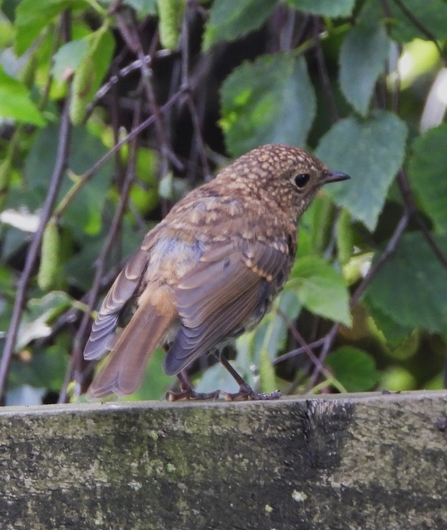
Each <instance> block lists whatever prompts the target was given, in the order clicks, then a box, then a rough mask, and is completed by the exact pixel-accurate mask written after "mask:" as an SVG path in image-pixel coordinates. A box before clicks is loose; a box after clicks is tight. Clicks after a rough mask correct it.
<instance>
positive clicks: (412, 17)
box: [394, 0, 447, 65]
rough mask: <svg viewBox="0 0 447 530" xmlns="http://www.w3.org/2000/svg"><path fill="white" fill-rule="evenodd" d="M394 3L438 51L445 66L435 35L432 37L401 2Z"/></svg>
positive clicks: (443, 56)
mask: <svg viewBox="0 0 447 530" xmlns="http://www.w3.org/2000/svg"><path fill="white" fill-rule="evenodd" d="M394 3H395V4H396V5H397V6H398V7H399V9H400V10H401V11H402V13H403V14H404V15H405V16H406V17H407V18H408V20H409V21H410V22H411V23H412V24H413V25H414V26H415V27H416V28H417V29H418V30H419V31H420V32H421V33H422V34H423V35H425V36H426V37H427V39H428V40H430V41H431V42H432V43H433V44H434V45H435V46H436V49H437V50H438V53H439V55H440V57H441V59H442V61H443V63H444V64H445V65H446V64H447V57H446V56H445V54H444V50H443V49H442V48H441V46H440V45H439V42H438V39H437V38H436V35H434V34H433V33H432V32H431V31H430V30H428V29H427V28H426V27H425V26H424V24H422V22H420V21H419V20H418V19H417V18H416V17H415V16H414V15H413V13H412V12H411V11H410V10H409V9H408V7H407V6H406V5H405V4H404V3H403V2H401V0H394Z"/></svg>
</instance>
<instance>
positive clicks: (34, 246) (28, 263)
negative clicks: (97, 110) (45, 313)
mask: <svg viewBox="0 0 447 530" xmlns="http://www.w3.org/2000/svg"><path fill="white" fill-rule="evenodd" d="M62 19H63V21H64V27H65V34H66V35H65V37H66V39H65V40H68V39H67V34H68V31H69V30H68V27H69V22H70V17H69V13H68V12H67V11H66V12H65V13H63V14H62ZM69 111H70V98H67V99H66V101H65V105H64V109H63V111H62V117H61V124H60V133H59V143H58V146H57V153H56V161H55V164H54V170H53V174H52V176H51V179H50V183H49V186H48V194H47V196H46V199H45V203H44V206H43V209H42V213H41V215H40V220H39V227H38V229H37V231H36V232H35V233H34V235H33V238H32V240H31V244H30V246H29V249H28V253H27V256H26V260H25V266H24V268H23V272H22V274H21V276H20V280H19V282H18V286H17V297H16V299H15V303H14V308H13V313H12V318H11V324H10V326H9V330H8V334H7V337H6V342H5V346H4V349H3V355H2V358H1V361H0V398H1V399H3V398H4V394H5V390H6V382H7V378H8V373H9V367H10V364H11V359H12V355H13V353H14V349H15V345H16V341H17V334H18V330H19V326H20V322H21V320H22V313H23V309H24V305H25V299H26V291H27V288H28V282H29V280H30V278H31V275H32V272H33V269H34V265H35V263H36V260H37V258H38V255H39V250H40V246H41V242H42V236H43V232H44V230H45V227H46V224H47V222H48V219H49V218H50V216H51V211H52V208H53V205H54V203H55V201H56V198H57V194H58V192H59V188H60V185H61V182H62V178H63V176H64V172H65V168H66V166H67V160H68V154H69V145H70V132H71V125H70V112H69Z"/></svg>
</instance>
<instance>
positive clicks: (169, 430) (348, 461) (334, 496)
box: [0, 391, 447, 530]
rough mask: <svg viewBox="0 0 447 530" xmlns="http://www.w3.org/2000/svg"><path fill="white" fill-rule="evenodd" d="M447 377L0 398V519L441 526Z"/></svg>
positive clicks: (80, 523)
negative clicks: (421, 382) (361, 391)
mask: <svg viewBox="0 0 447 530" xmlns="http://www.w3.org/2000/svg"><path fill="white" fill-rule="evenodd" d="M446 418H447V391H442V392H415V393H407V394H390V395H378V394H368V395H349V396H337V397H327V398H318V399H306V398H298V399H282V400H280V401H276V402H273V401H272V402H265V403H259V402H256V403H221V402H219V403H180V404H178V403H176V404H168V403H164V402H160V403H158V402H157V403H154V402H147V403H136V404H130V403H123V404H115V403H109V404H93V405H67V406H45V407H29V408H16V407H11V408H5V409H3V410H2V411H1V412H0V477H1V481H0V527H1V528H2V529H3V528H5V529H6V528H8V529H9V528H13V529H18V528H26V529H33V530H35V529H41V528H42V529H44V528H45V529H47V528H48V529H58V530H62V529H74V528H76V529H83V530H84V529H90V528H105V529H126V530H127V529H129V530H138V529H152V528H154V529H158V528H160V529H169V530H171V529H181V530H183V529H194V530H196V529H225V530H229V529H239V530H247V529H257V530H263V529H266V530H267V529H268V530H273V529H276V530H282V529H289V528H290V529H300V530H307V529H315V530H316V529H318V530H321V529H328V530H338V529H340V530H342V529H343V530H344V529H350V530H369V529H371V530H409V529H418V530H428V529H444V530H445V529H447V430H446V429H447V419H446Z"/></svg>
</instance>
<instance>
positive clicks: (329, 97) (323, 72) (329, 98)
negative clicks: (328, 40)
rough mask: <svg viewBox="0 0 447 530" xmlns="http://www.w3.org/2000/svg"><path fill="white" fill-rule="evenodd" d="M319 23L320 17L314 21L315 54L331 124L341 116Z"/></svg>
mask: <svg viewBox="0 0 447 530" xmlns="http://www.w3.org/2000/svg"><path fill="white" fill-rule="evenodd" d="M318 23H319V19H318V18H316V19H315V22H314V28H313V31H314V42H315V56H316V59H317V69H318V74H319V76H320V79H321V84H322V87H323V93H324V96H325V98H326V102H327V106H328V109H329V115H330V118H331V124H332V125H333V124H334V123H336V122H337V121H338V120H339V119H340V116H339V114H338V110H337V105H336V103H335V98H334V94H333V92H332V86H331V80H330V79H329V74H328V71H327V68H326V61H325V59H324V55H323V49H322V47H321V40H320V36H319V28H318Z"/></svg>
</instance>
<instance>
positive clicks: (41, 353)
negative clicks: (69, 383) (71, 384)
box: [8, 344, 70, 392]
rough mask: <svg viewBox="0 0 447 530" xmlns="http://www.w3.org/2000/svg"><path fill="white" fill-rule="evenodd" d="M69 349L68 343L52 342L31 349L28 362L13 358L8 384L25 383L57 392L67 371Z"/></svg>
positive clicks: (17, 384) (14, 385)
mask: <svg viewBox="0 0 447 530" xmlns="http://www.w3.org/2000/svg"><path fill="white" fill-rule="evenodd" d="M69 349H70V346H69V345H68V344H63V345H59V344H54V345H52V346H47V347H45V349H42V350H38V351H33V354H32V357H31V359H30V360H29V361H28V362H23V361H20V360H18V359H17V360H13V362H12V364H11V374H10V378H9V380H8V382H9V384H11V386H13V387H16V386H19V385H22V384H23V383H26V384H29V385H32V386H33V387H36V388H47V389H49V390H53V391H55V392H58V391H59V390H60V388H61V386H62V385H63V382H64V377H65V373H66V371H67V365H68V360H69V357H68V355H67V352H68V351H69Z"/></svg>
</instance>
